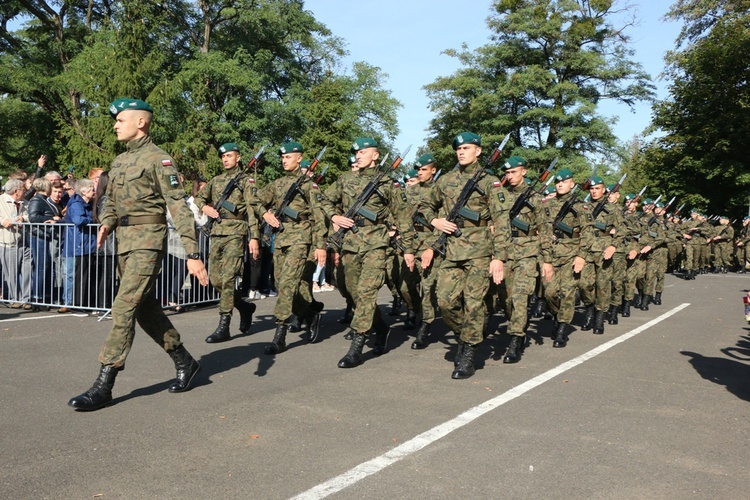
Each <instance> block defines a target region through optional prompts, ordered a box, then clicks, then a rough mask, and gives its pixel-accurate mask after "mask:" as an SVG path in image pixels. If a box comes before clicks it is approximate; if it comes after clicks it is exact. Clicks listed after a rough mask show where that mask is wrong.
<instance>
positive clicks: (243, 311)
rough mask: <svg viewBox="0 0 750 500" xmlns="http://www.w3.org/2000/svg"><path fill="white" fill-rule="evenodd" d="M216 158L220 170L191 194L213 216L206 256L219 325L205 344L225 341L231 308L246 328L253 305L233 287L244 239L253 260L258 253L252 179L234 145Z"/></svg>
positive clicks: (244, 329)
mask: <svg viewBox="0 0 750 500" xmlns="http://www.w3.org/2000/svg"><path fill="white" fill-rule="evenodd" d="M219 157H220V158H221V162H222V164H223V165H224V173H222V174H219V175H217V176H216V177H214V178H212V179H211V180H210V181H208V183H207V184H206V186H205V187H204V188H203V189H201V190H200V191H199V192H198V194H196V195H195V204H196V206H197V207H198V208H199V209H200V210H201V211H202V212H203V213H204V214H206V215H207V216H208V217H210V218H212V219H214V223H213V224H212V226H211V250H210V253H209V256H208V261H209V269H210V278H211V284H212V285H213V286H214V288H216V289H217V290H218V291H219V294H220V295H221V296H220V299H219V326H218V327H216V330H215V331H214V332H213V333H212V334H211V335H209V336H208V337H206V342H208V343H209V344H211V343H217V342H226V341H227V340H229V339H231V338H232V336H231V334H230V333H229V324H230V322H231V321H232V310H233V309H234V308H235V307H236V308H237V310H238V311H239V312H240V332H242V333H246V332H247V331H249V330H250V326H251V324H252V321H253V313H254V312H255V304H251V303H247V302H245V301H244V300H242V294H241V292H240V291H239V290H235V283H236V278H237V276H242V258H243V256H244V249H243V246H244V242H245V238H247V239H248V250H249V252H250V254H251V255H252V257H253V259H257V258H258V256H259V255H260V246H259V244H258V236H259V235H258V221H257V219H256V218H255V214H254V213H253V211H252V210H248V208H249V207H251V206H252V204H253V203H256V201H255V193H254V191H255V185H254V181H253V180H252V179H250V178H249V177H248V176H246V175H244V174H242V172H241V167H242V156H241V155H240V148H239V146H237V144H234V143H232V142H228V143H226V144H224V145H222V146H221V147H220V148H219ZM238 176H239V177H238ZM232 179H236V182H237V187H236V189H234V190H233V191H232V192H231V194H230V195H229V196H228V198H227V200H226V202H225V203H224V204H223V206H214V205H212V203H213V204H215V203H216V202H218V201H219V199H220V198H221V197H222V193H223V192H224V191H225V189H226V188H227V184H229V182H230V181H231V180H232Z"/></svg>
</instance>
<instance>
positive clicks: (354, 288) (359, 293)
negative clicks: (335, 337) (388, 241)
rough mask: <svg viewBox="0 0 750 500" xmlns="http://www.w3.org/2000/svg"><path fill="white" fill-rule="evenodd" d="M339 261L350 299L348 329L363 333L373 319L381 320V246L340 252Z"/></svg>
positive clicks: (382, 267)
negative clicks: (349, 325)
mask: <svg viewBox="0 0 750 500" xmlns="http://www.w3.org/2000/svg"><path fill="white" fill-rule="evenodd" d="M341 260H342V262H343V263H344V272H345V273H346V286H347V289H348V290H349V293H351V295H352V299H353V300H354V318H353V319H352V324H351V328H352V330H354V331H355V332H356V333H359V334H366V333H368V332H370V330H371V329H372V327H373V325H374V324H375V322H383V319H382V317H381V316H380V309H379V308H378V290H380V288H381V287H382V286H383V283H384V282H385V248H377V249H375V250H369V251H367V252H364V253H353V252H347V251H344V253H342V254H341ZM376 316H377V317H376Z"/></svg>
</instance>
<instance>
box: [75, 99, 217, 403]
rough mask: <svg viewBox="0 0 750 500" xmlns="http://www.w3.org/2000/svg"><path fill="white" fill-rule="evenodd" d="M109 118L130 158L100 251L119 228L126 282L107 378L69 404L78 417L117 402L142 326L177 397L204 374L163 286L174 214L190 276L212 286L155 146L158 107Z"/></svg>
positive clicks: (122, 163) (104, 363)
mask: <svg viewBox="0 0 750 500" xmlns="http://www.w3.org/2000/svg"><path fill="white" fill-rule="evenodd" d="M109 112H110V114H111V115H112V117H113V118H114V119H115V125H114V129H115V132H116V133H117V140H119V141H122V142H125V143H127V151H126V152H125V153H123V154H121V155H119V156H118V157H117V158H115V160H114V162H112V169H111V170H110V171H109V179H110V180H109V186H108V189H107V202H106V204H105V206H104V210H103V211H102V213H101V215H100V220H101V227H100V229H99V235H98V238H97V244H98V245H99V246H100V247H101V245H102V243H103V242H104V241H105V240H106V239H107V235H108V234H109V232H110V231H112V230H113V229H115V228H117V251H118V261H117V267H118V270H119V273H120V276H121V280H120V287H119V289H118V291H117V296H116V297H115V299H114V302H113V304H112V329H111V330H110V332H109V335H107V339H106V340H105V341H104V345H103V346H102V350H101V352H100V354H99V362H100V363H101V369H100V371H99V377H98V378H97V379H96V381H95V382H94V385H93V386H92V387H91V389H89V390H88V391H86V392H84V393H83V394H80V395H78V396H76V397H74V398H72V399H71V400H70V401H69V402H68V405H70V406H72V407H73V408H75V409H76V410H89V411H91V410H98V409H99V408H102V407H104V406H106V405H107V404H109V403H110V402H111V401H112V388H113V387H114V384H115V378H116V376H117V374H118V373H119V372H120V371H121V370H123V369H124V368H125V360H126V359H127V357H128V353H129V352H130V348H131V346H132V345H133V337H134V335H135V323H136V321H137V322H138V324H139V325H141V328H143V330H144V331H145V332H146V333H147V334H148V336H149V337H151V338H152V339H154V341H155V342H156V343H157V344H159V346H160V347H162V348H163V349H164V350H165V351H166V352H167V354H169V356H170V357H171V358H172V360H173V361H174V364H175V369H176V370H177V378H176V380H175V381H174V382H172V384H171V385H170V386H169V392H183V391H187V390H188V389H190V387H191V385H192V382H193V379H194V377H195V375H196V374H197V373H198V371H199V370H200V365H199V364H198V362H197V361H196V360H194V359H193V357H192V356H191V355H190V353H189V352H188V351H187V349H185V346H184V345H183V344H182V342H181V341H180V334H179V333H178V332H177V330H175V328H174V326H172V323H171V322H170V321H169V318H167V316H166V315H165V314H164V311H163V310H162V308H161V304H160V303H159V301H158V299H157V298H156V286H155V284H156V278H157V276H158V275H159V273H160V271H161V263H162V260H163V259H164V253H165V248H164V247H165V242H166V239H167V238H166V237H167V219H166V215H165V214H166V212H167V210H169V213H170V214H171V215H172V218H173V219H174V223H175V226H176V229H177V231H178V233H179V234H180V237H181V239H182V244H183V246H184V247H185V251H186V253H187V268H188V271H189V272H190V274H192V275H194V276H196V277H197V278H198V281H199V282H200V283H201V284H202V285H204V286H205V285H208V275H207V274H206V268H205V267H204V266H203V262H202V261H201V260H200V254H199V253H198V243H197V241H196V237H195V226H194V224H193V213H192V212H191V211H190V208H189V207H188V206H187V205H186V204H185V199H184V198H185V189H184V187H183V186H182V184H181V183H180V178H179V176H178V174H177V170H176V169H175V166H174V164H173V161H172V158H171V157H170V156H169V155H168V154H167V153H166V152H164V151H163V150H162V149H160V148H158V147H157V146H156V145H155V144H154V143H153V142H151V136H150V135H149V129H150V127H151V120H152V117H153V109H152V108H151V106H149V105H148V103H146V102H144V101H141V100H139V99H118V100H116V101H114V102H113V103H112V104H111V105H110V107H109Z"/></svg>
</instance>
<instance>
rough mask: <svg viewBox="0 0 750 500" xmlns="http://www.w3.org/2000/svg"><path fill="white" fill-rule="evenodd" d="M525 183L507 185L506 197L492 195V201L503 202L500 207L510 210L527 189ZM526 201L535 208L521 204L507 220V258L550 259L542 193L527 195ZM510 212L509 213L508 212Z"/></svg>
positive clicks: (550, 231) (550, 245)
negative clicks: (508, 230)
mask: <svg viewBox="0 0 750 500" xmlns="http://www.w3.org/2000/svg"><path fill="white" fill-rule="evenodd" d="M528 188H529V186H528V184H526V183H525V182H524V183H523V184H521V185H520V186H516V187H514V186H510V185H509V186H508V188H507V190H506V195H505V200H504V201H502V202H501V201H500V198H499V197H494V198H493V202H495V203H500V204H502V205H503V209H504V211H506V212H509V211H510V209H511V208H512V207H513V205H514V204H515V202H516V199H518V197H519V196H520V195H521V194H523V193H524V191H526V189H528ZM529 203H530V204H531V205H532V206H533V207H534V208H533V209H532V208H530V207H529V206H528V205H524V207H523V208H521V211H520V212H519V213H518V216H516V218H515V219H514V220H510V225H511V228H510V235H511V247H510V251H509V252H508V259H511V260H513V259H524V258H531V257H534V258H536V257H537V256H539V257H540V258H541V261H542V262H550V259H551V258H552V242H553V239H552V226H551V225H550V224H547V219H546V217H545V214H544V210H543V205H544V203H543V202H542V196H541V195H540V194H539V193H536V192H535V193H534V194H533V195H531V197H530V198H529ZM509 215H510V214H509Z"/></svg>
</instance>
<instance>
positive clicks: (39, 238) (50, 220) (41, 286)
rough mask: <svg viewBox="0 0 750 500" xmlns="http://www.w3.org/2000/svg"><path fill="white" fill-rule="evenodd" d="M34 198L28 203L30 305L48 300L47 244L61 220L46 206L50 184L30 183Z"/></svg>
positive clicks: (49, 265)
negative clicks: (30, 272)
mask: <svg viewBox="0 0 750 500" xmlns="http://www.w3.org/2000/svg"><path fill="white" fill-rule="evenodd" d="M32 187H33V188H34V196H32V198H31V200H29V222H31V223H32V225H31V227H30V228H29V231H28V233H29V235H30V240H29V243H30V247H31V258H32V260H33V266H34V277H33V280H32V281H33V283H32V291H31V298H32V301H33V302H36V303H44V302H49V301H50V300H51V299H52V258H51V251H50V242H51V241H52V239H53V235H54V227H53V226H50V224H56V223H57V222H58V221H60V220H62V217H61V214H60V211H59V210H58V209H57V207H56V206H54V204H50V203H48V201H47V200H48V199H49V196H50V194H52V183H51V182H50V181H49V180H47V179H46V178H44V177H40V178H38V179H34V182H33V184H32Z"/></svg>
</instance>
